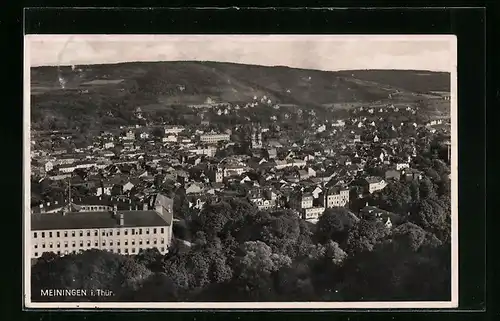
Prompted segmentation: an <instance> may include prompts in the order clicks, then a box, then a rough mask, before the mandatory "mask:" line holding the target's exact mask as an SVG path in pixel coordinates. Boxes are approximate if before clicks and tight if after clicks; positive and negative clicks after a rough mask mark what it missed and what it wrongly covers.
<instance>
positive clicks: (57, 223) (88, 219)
mask: <svg viewBox="0 0 500 321" xmlns="http://www.w3.org/2000/svg"><path fill="white" fill-rule="evenodd" d="M120 214H123V219H124V225H123V227H141V226H169V225H170V224H171V222H170V221H167V220H166V219H165V218H164V217H162V216H161V215H160V214H159V213H158V212H156V211H118V215H120ZM119 226H120V225H119V220H118V219H117V218H114V217H113V216H112V213H111V212H70V213H67V214H66V215H62V214H61V213H54V214H33V215H31V230H34V231H38V230H70V229H93V228H116V227H119Z"/></svg>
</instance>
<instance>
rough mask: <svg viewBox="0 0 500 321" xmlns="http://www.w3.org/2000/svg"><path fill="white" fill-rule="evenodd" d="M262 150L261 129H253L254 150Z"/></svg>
mask: <svg viewBox="0 0 500 321" xmlns="http://www.w3.org/2000/svg"><path fill="white" fill-rule="evenodd" d="M260 148H262V132H261V130H260V127H257V128H256V127H254V128H253V129H252V149H260Z"/></svg>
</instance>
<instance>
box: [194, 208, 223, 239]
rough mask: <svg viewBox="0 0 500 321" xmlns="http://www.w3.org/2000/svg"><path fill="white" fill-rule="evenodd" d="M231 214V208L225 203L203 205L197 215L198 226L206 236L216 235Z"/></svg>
mask: <svg viewBox="0 0 500 321" xmlns="http://www.w3.org/2000/svg"><path fill="white" fill-rule="evenodd" d="M231 212H232V209H231V206H230V205H229V204H228V203H226V202H217V203H209V204H205V206H204V207H203V210H202V211H201V213H200V214H199V215H198V220H197V222H198V225H199V226H200V229H201V230H202V231H204V232H205V233H206V234H207V235H216V234H218V233H220V232H221V231H222V229H223V228H224V226H225V225H226V223H227V222H229V219H230V217H231Z"/></svg>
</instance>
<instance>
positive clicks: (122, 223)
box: [119, 213, 125, 226]
mask: <svg viewBox="0 0 500 321" xmlns="http://www.w3.org/2000/svg"><path fill="white" fill-rule="evenodd" d="M124 221H125V219H124V218H123V213H120V221H119V223H120V226H123V225H124Z"/></svg>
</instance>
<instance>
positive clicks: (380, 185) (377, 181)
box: [363, 176, 387, 194]
mask: <svg viewBox="0 0 500 321" xmlns="http://www.w3.org/2000/svg"><path fill="white" fill-rule="evenodd" d="M386 186H387V183H386V181H385V180H384V179H383V178H381V177H378V176H369V177H366V178H365V179H363V187H364V188H365V191H367V192H368V193H370V194H371V193H373V192H376V191H380V190H382V189H384V188H385V187H386Z"/></svg>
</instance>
